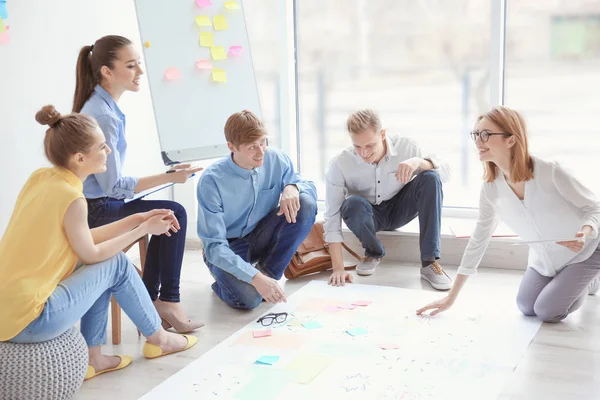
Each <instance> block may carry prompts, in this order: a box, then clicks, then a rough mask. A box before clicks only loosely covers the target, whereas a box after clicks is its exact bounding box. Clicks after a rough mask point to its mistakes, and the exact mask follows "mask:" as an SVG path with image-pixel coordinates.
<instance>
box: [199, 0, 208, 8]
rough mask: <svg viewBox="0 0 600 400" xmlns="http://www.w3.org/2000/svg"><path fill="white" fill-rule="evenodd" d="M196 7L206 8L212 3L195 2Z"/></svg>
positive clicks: (202, 0) (205, 1)
mask: <svg viewBox="0 0 600 400" xmlns="http://www.w3.org/2000/svg"><path fill="white" fill-rule="evenodd" d="M196 5H197V6H198V7H208V6H212V2H211V1H210V0H196Z"/></svg>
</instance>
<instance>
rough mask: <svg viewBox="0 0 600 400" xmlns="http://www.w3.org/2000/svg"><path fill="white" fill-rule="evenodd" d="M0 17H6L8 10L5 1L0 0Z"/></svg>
mask: <svg viewBox="0 0 600 400" xmlns="http://www.w3.org/2000/svg"><path fill="white" fill-rule="evenodd" d="M0 18H3V19H8V10H7V9H6V2H5V1H0Z"/></svg>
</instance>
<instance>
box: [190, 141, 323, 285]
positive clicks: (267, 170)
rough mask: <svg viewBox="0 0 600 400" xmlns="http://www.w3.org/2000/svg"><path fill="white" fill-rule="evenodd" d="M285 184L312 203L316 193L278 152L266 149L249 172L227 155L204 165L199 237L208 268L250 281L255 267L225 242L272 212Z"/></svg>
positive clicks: (201, 182)
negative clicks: (294, 186)
mask: <svg viewBox="0 0 600 400" xmlns="http://www.w3.org/2000/svg"><path fill="white" fill-rule="evenodd" d="M286 185H296V187H297V188H298V190H299V191H300V193H306V194H308V195H310V196H311V197H312V198H314V199H315V201H316V200H317V189H316V188H315V185H314V184H313V183H312V182H310V181H305V180H303V179H302V178H301V177H300V174H298V173H297V172H295V170H294V165H293V164H292V161H291V160H290V158H289V157H288V156H287V155H286V154H285V153H283V152H281V151H280V150H277V149H273V148H267V149H266V151H265V155H264V164H263V165H262V166H261V167H259V168H255V169H252V170H249V169H244V168H242V167H240V166H238V165H237V164H236V163H235V162H234V161H233V159H232V155H230V156H227V157H224V158H222V159H220V160H219V161H217V162H215V163H214V164H212V165H211V166H210V167H208V168H207V169H206V170H205V171H204V173H203V174H202V176H201V177H200V180H199V182H198V188H197V197H198V236H200V239H202V242H203V245H204V251H205V253H206V258H207V260H208V262H210V263H211V264H213V265H215V266H217V267H219V268H221V269H223V270H225V271H226V272H229V273H230V274H232V275H234V276H235V277H236V278H238V279H240V280H242V281H244V282H247V283H250V282H251V281H252V278H254V276H255V275H256V274H257V273H258V271H257V270H256V268H254V266H252V265H251V264H249V263H247V262H246V261H244V260H243V259H242V258H241V257H239V256H238V255H236V254H235V253H234V252H233V251H232V250H231V249H230V248H229V242H228V240H227V239H233V238H241V237H244V236H246V235H248V234H249V233H250V232H252V231H253V230H254V228H256V225H257V224H258V223H259V222H260V220H261V219H263V218H264V217H266V216H267V215H268V214H269V213H270V212H271V211H273V210H274V209H276V208H277V206H278V204H279V198H280V196H281V193H282V192H283V189H284V188H285V186H286Z"/></svg>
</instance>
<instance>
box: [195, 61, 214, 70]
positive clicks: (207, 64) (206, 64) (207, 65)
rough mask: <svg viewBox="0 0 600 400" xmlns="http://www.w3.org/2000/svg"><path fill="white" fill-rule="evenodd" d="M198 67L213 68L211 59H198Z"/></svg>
mask: <svg viewBox="0 0 600 400" xmlns="http://www.w3.org/2000/svg"><path fill="white" fill-rule="evenodd" d="M196 68H198V69H212V65H211V63H210V60H198V61H196Z"/></svg>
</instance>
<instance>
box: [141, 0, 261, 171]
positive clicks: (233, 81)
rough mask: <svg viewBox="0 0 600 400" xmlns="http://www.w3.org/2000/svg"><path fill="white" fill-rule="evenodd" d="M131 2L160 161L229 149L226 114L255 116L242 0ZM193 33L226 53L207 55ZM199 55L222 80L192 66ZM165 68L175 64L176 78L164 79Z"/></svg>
mask: <svg viewBox="0 0 600 400" xmlns="http://www.w3.org/2000/svg"><path fill="white" fill-rule="evenodd" d="M196 2H199V3H212V4H211V5H208V6H202V7H200V6H198V5H197V4H196ZM225 3H234V4H236V5H237V7H238V9H229V8H226V7H225ZM135 7H136V13H137V18H138V24H139V29H140V36H141V38H142V43H143V44H144V46H143V47H142V48H143V53H144V59H145V68H144V69H145V71H146V73H147V74H148V82H149V85H150V93H151V97H152V104H153V107H154V116H155V119H156V126H157V129H158V135H159V140H160V146H161V151H162V158H163V161H164V163H165V164H166V165H170V164H175V163H178V162H185V161H196V160H203V159H210V158H216V157H220V156H223V155H226V154H229V150H228V149H227V144H226V141H225V136H224V133H223V127H224V125H225V121H226V120H227V118H228V117H229V116H230V115H231V114H233V113H235V112H238V111H241V110H243V109H249V110H251V111H252V112H254V113H255V114H257V115H258V116H259V117H261V112H260V103H259V98H258V91H257V86H256V78H255V76H254V67H253V64H252V57H251V54H250V43H249V40H248V34H247V31H246V22H245V19H244V10H243V4H242V0H236V1H235V2H226V1H225V0H212V1H209V0H168V1H165V0H135ZM198 16H206V17H208V18H209V20H210V22H211V26H199V25H198V24H197V23H196V17H198ZM215 16H223V17H224V18H225V21H226V23H227V29H225V30H215V27H214V25H212V22H213V17H215ZM200 32H212V33H213V37H214V39H213V42H214V46H221V47H223V48H224V50H225V52H226V53H227V54H226V55H227V59H225V60H214V59H213V57H211V49H210V48H209V47H202V46H200ZM231 46H241V47H242V51H241V53H240V54H238V55H232V54H230V47H231ZM201 60H209V62H210V64H211V66H212V68H218V69H221V70H224V71H225V74H226V79H227V82H226V83H220V82H215V81H214V80H213V76H212V72H213V70H212V69H200V68H198V67H197V62H198V61H201ZM171 68H177V69H178V71H179V72H180V77H179V78H177V79H174V80H168V79H167V78H166V77H165V72H166V71H167V70H169V69H171Z"/></svg>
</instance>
